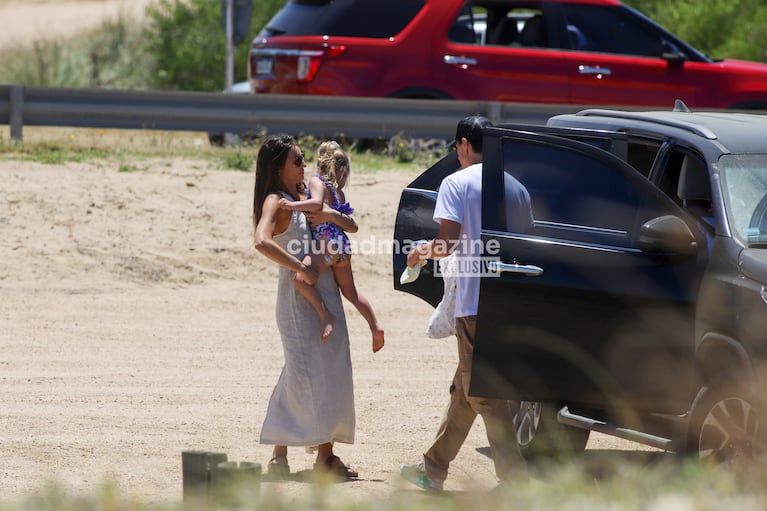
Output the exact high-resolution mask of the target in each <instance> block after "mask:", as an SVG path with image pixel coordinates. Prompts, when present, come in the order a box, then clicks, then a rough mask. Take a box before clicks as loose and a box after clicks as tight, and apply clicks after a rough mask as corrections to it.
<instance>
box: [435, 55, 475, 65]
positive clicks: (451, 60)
mask: <svg viewBox="0 0 767 511" xmlns="http://www.w3.org/2000/svg"><path fill="white" fill-rule="evenodd" d="M442 60H443V61H444V62H445V64H451V65H454V66H476V65H477V59H473V58H471V57H457V56H455V55H445V56H444V57H442Z"/></svg>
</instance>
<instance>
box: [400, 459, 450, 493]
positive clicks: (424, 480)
mask: <svg viewBox="0 0 767 511" xmlns="http://www.w3.org/2000/svg"><path fill="white" fill-rule="evenodd" d="M399 475H401V476H402V478H403V479H405V480H406V481H409V482H411V483H413V484H414V485H416V486H418V487H419V488H423V489H424V490H431V491H442V484H443V482H442V481H440V480H439V479H432V478H430V477H429V476H428V475H427V474H426V469H425V468H424V464H423V461H422V462H421V463H418V464H417V465H402V466H401V467H400V468H399Z"/></svg>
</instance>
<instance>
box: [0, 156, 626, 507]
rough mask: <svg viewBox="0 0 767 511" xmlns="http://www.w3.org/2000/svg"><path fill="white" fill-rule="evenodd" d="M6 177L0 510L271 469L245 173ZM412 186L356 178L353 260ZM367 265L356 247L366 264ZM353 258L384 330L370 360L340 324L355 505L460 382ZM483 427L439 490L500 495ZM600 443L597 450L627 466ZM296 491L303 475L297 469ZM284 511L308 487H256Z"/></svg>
mask: <svg viewBox="0 0 767 511" xmlns="http://www.w3.org/2000/svg"><path fill="white" fill-rule="evenodd" d="M139 167H140V168H141V170H138V171H135V172H127V173H126V172H118V171H117V163H107V162H105V163H100V164H94V163H91V164H74V163H73V164H67V165H63V166H54V165H44V164H36V163H29V162H12V161H11V162H9V161H4V162H0V183H2V185H0V188H1V189H2V193H0V296H1V297H2V299H1V300H0V401H1V402H2V406H1V408H2V416H1V417H0V452H2V455H3V460H2V463H0V495H2V498H6V499H13V498H19V497H23V496H25V495H28V494H29V493H30V492H32V491H34V490H36V489H39V488H40V487H41V485H42V483H43V482H44V481H46V480H55V481H58V482H60V483H61V484H63V485H64V486H65V487H66V488H67V489H69V490H70V491H72V492H74V493H88V492H92V491H93V489H94V488H96V487H98V486H99V485H100V484H101V483H103V482H104V481H106V480H110V481H114V482H115V483H116V484H117V485H118V486H119V488H120V489H121V490H122V491H124V492H126V493H128V494H130V495H136V496H137V497H139V498H142V499H149V500H152V501H177V500H178V499H180V498H181V494H182V479H181V452H182V451H184V450H205V451H216V452H223V453H226V454H227V455H228V456H229V459H230V460H236V461H255V462H260V463H264V464H265V463H266V461H267V460H268V459H269V457H270V452H271V448H270V447H269V446H263V445H259V444H258V440H257V439H258V435H259V431H260V427H261V421H262V420H263V417H264V413H265V409H266V404H267V401H268V398H269V395H270V392H271V389H272V387H273V385H274V383H275V381H276V379H277V376H278V374H279V371H280V369H281V366H282V352H281V348H280V343H279V338H278V336H277V332H276V326H275V321H274V302H275V300H274V293H275V286H276V268H275V267H274V266H273V265H272V264H271V263H270V262H268V261H267V260H266V259H264V258H263V257H261V256H260V255H258V254H257V253H256V252H255V250H253V249H252V248H251V225H250V221H251V220H250V218H251V204H252V187H253V179H254V177H253V174H252V173H244V172H235V171H221V170H215V169H211V168H209V164H207V163H205V162H198V161H155V162H148V163H146V164H142V165H140V166H139ZM411 179H412V176H409V175H406V174H403V173H400V172H394V171H390V172H378V173H376V174H369V175H365V174H358V175H355V176H353V183H352V185H351V186H350V187H349V189H348V191H347V197H348V198H349V200H350V201H351V202H352V204H354V205H355V206H356V208H357V212H356V215H357V219H358V222H359V223H360V225H361V228H360V231H359V233H357V234H356V235H355V239H356V242H357V243H361V242H362V241H363V240H369V241H370V243H371V245H372V246H378V244H379V243H381V244H382V246H384V247H385V246H386V242H387V241H388V240H391V235H392V228H393V221H394V215H395V211H396V208H397V204H398V200H399V195H400V192H401V190H402V188H403V186H405V185H406V184H407V183H408V182H409V181H410V180H411ZM360 246H361V245H360ZM376 252H377V253H373V254H369V253H365V254H358V255H355V257H354V268H355V275H356V280H357V283H358V286H359V289H360V290H361V291H362V292H364V293H365V294H367V295H368V297H369V298H370V300H371V301H372V303H373V305H374V307H375V309H376V311H377V313H378V315H379V317H380V320H381V323H382V324H383V326H384V327H385V329H386V338H387V343H386V347H385V348H384V349H383V350H382V351H381V352H379V353H377V354H375V355H374V354H372V353H371V341H370V335H369V332H368V330H367V326H366V324H365V323H364V321H363V320H362V319H361V317H360V316H359V315H358V314H357V313H356V311H354V310H353V309H351V308H349V307H348V306H347V317H348V321H349V326H350V334H351V344H352V361H353V366H354V372H355V398H356V409H357V422H358V427H357V439H356V443H355V444H354V445H339V446H338V448H337V453H338V454H339V455H341V456H342V457H343V458H344V459H345V460H346V461H347V462H348V463H350V464H353V465H354V466H355V467H357V468H359V470H360V471H361V477H360V480H359V481H356V482H349V483H345V484H344V485H343V491H344V492H348V494H349V495H350V496H357V495H362V496H366V497H378V496H386V495H390V494H391V493H392V492H394V491H396V490H398V489H400V488H402V483H401V481H400V480H399V477H398V475H397V469H398V466H399V464H400V463H403V462H413V461H416V460H417V459H418V457H419V455H420V453H421V452H422V451H423V450H424V449H425V448H426V447H427V445H428V443H429V441H430V440H431V438H432V437H433V435H434V433H435V430H436V426H437V424H438V421H439V419H440V417H441V414H442V411H443V407H444V405H445V404H446V402H447V395H448V394H447V391H448V385H449V381H450V378H451V377H452V373H453V371H454V367H455V363H456V354H455V351H456V350H455V346H454V344H453V343H454V341H453V340H451V339H445V340H432V339H428V338H427V337H426V335H425V333H424V331H425V326H426V321H427V318H428V316H429V314H430V311H431V308H430V307H429V306H428V305H427V304H425V303H423V302H421V301H420V300H418V299H416V298H414V297H412V296H410V295H405V294H403V293H399V292H395V291H394V290H393V288H392V277H391V275H390V256H389V254H388V253H386V252H387V250H386V249H382V250H380V251H376ZM486 444H487V441H486V439H485V437H484V429H483V426H482V424H481V421H477V422H476V424H475V426H474V429H473V430H472V433H471V435H470V437H469V439H468V440H467V443H466V445H465V447H464V449H463V450H462V451H461V453H460V454H459V456H458V459H457V460H456V461H455V463H454V466H453V470H452V474H451V477H450V478H449V479H448V481H447V484H446V488H447V489H452V490H472V489H479V490H483V489H488V488H492V487H493V486H494V484H495V479H494V476H493V469H492V463H491V461H490V460H489V459H488V458H487V457H486V455H485V454H484V453H485V452H486ZM627 445H628V444H627V443H621V442H616V441H615V440H610V439H607V438H606V437H601V436H599V435H596V436H594V437H593V438H592V440H591V444H590V448H596V449H605V448H607V449H627V448H628V449H632V448H633V447H631V446H629V447H627ZM290 454H291V456H290V460H291V465H292V469H293V471H294V472H299V473H300V472H302V471H306V470H308V469H310V468H311V466H312V462H313V456H312V455H309V454H307V453H306V452H304V450H303V449H298V448H296V449H293V450H292V451H291V453H290ZM268 486H270V487H272V488H273V489H274V490H275V491H278V492H285V493H287V494H288V495H293V494H300V493H302V492H304V491H306V488H307V486H309V485H307V484H306V483H305V482H302V481H300V480H299V481H290V482H280V483H269V484H268Z"/></svg>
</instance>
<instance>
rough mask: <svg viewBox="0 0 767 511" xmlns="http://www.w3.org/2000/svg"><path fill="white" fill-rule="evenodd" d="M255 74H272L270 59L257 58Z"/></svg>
mask: <svg viewBox="0 0 767 511" xmlns="http://www.w3.org/2000/svg"><path fill="white" fill-rule="evenodd" d="M256 74H258V75H270V74H272V58H271V57H259V58H258V60H257V61H256Z"/></svg>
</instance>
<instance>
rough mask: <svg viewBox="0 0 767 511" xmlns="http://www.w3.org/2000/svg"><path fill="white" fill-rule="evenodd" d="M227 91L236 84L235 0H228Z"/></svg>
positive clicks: (229, 91) (230, 90)
mask: <svg viewBox="0 0 767 511" xmlns="http://www.w3.org/2000/svg"><path fill="white" fill-rule="evenodd" d="M225 83H226V88H225V90H226V92H227V93H231V92H232V85H233V84H234V0H226V81H225Z"/></svg>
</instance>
